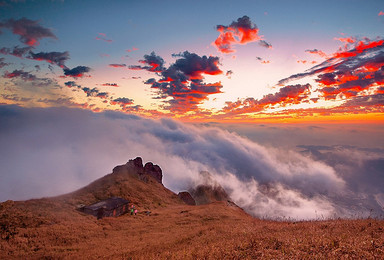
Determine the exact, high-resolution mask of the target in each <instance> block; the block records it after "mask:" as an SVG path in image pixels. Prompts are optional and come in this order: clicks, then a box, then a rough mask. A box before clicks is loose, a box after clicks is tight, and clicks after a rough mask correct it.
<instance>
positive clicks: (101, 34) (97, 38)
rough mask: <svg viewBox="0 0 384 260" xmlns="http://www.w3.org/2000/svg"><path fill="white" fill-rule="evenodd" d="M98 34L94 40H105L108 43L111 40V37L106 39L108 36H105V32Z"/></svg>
mask: <svg viewBox="0 0 384 260" xmlns="http://www.w3.org/2000/svg"><path fill="white" fill-rule="evenodd" d="M98 35H99V36H97V37H96V38H95V39H96V40H101V41H105V42H109V43H111V42H112V40H111V39H108V38H107V35H106V34H105V33H99V34H98Z"/></svg>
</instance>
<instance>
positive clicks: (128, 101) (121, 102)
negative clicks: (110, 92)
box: [111, 97, 134, 108]
mask: <svg viewBox="0 0 384 260" xmlns="http://www.w3.org/2000/svg"><path fill="white" fill-rule="evenodd" d="M133 103H134V102H133V99H130V98H126V97H122V98H115V99H113V100H111V104H112V105H119V106H120V107H122V108H125V107H127V106H130V105H133Z"/></svg>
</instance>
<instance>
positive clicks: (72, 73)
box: [63, 66, 91, 78]
mask: <svg viewBox="0 0 384 260" xmlns="http://www.w3.org/2000/svg"><path fill="white" fill-rule="evenodd" d="M63 70H64V75H65V76H69V77H73V78H82V77H84V75H85V73H88V72H90V71H91V68H89V67H86V66H77V67H75V68H73V69H68V68H64V69H63Z"/></svg>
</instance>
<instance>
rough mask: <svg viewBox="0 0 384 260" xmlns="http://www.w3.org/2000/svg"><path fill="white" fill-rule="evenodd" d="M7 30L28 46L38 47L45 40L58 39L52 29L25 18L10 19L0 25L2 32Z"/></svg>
mask: <svg viewBox="0 0 384 260" xmlns="http://www.w3.org/2000/svg"><path fill="white" fill-rule="evenodd" d="M2 28H7V29H10V30H12V32H13V33H14V34H17V35H19V36H20V41H21V42H22V43H24V44H26V45H28V46H37V45H39V43H40V40H41V39H43V38H52V39H55V40H56V39H57V38H56V36H55V35H54V34H53V32H52V31H51V29H48V28H45V27H43V26H41V25H40V24H39V21H33V20H29V19H27V18H25V17H23V18H21V19H18V20H14V19H8V20H6V21H3V22H1V23H0V30H1V29H2Z"/></svg>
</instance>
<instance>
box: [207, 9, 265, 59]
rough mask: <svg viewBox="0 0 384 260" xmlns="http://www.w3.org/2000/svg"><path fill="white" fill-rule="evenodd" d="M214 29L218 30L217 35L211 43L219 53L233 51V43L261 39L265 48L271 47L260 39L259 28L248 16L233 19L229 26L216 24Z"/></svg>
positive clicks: (261, 43) (244, 42) (245, 42)
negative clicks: (218, 33)
mask: <svg viewBox="0 0 384 260" xmlns="http://www.w3.org/2000/svg"><path fill="white" fill-rule="evenodd" d="M216 29H217V31H218V32H220V35H219V37H217V39H216V40H215V41H214V42H213V45H214V46H215V47H216V48H217V49H218V51H220V52H221V53H226V54H228V53H233V52H235V51H236V50H234V49H233V45H235V44H247V43H250V42H256V41H261V42H260V45H262V46H264V47H266V48H272V45H271V44H269V43H267V42H266V41H264V40H262V37H261V36H260V35H258V33H259V29H258V28H257V26H256V24H254V23H252V22H251V20H250V19H249V17H248V16H246V15H244V16H243V17H241V18H238V19H237V21H236V22H235V21H233V22H232V23H231V24H230V25H229V26H225V25H217V26H216Z"/></svg>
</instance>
